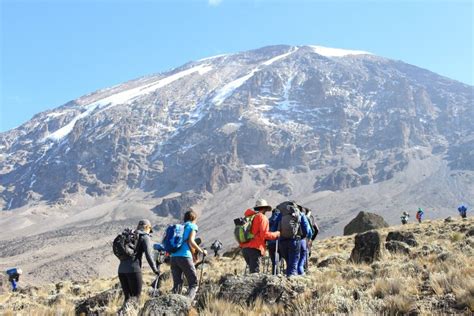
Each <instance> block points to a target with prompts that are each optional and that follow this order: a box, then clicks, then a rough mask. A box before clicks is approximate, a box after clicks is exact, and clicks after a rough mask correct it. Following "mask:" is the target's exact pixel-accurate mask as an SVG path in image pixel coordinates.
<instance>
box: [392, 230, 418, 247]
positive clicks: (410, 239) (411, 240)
mask: <svg viewBox="0 0 474 316" xmlns="http://www.w3.org/2000/svg"><path fill="white" fill-rule="evenodd" d="M385 241H387V242H389V241H401V242H404V243H406V244H407V245H409V246H412V247H416V246H418V242H417V241H416V239H415V235H414V234H413V233H412V232H403V231H395V232H389V233H388V235H387V238H386V239H385Z"/></svg>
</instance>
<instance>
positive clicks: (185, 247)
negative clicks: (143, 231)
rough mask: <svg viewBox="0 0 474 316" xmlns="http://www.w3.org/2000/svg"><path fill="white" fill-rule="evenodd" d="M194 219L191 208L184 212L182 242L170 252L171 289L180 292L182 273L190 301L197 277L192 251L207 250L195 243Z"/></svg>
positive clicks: (205, 253)
mask: <svg viewBox="0 0 474 316" xmlns="http://www.w3.org/2000/svg"><path fill="white" fill-rule="evenodd" d="M196 221H197V214H196V212H194V211H193V210H189V211H187V212H186V213H185V214H184V218H183V222H184V233H183V244H182V245H181V246H180V247H179V248H178V250H177V251H175V252H173V253H171V274H172V276H173V289H172V290H171V291H172V292H173V293H175V294H181V289H182V286H183V274H184V276H185V277H186V280H187V281H188V292H187V293H186V296H187V297H188V298H189V300H190V301H191V302H192V301H193V300H194V297H195V296H196V292H197V290H198V277H197V271H196V267H195V266H194V262H193V252H196V253H197V252H199V253H201V254H203V255H204V256H206V255H207V251H206V250H205V249H202V248H201V247H200V246H199V245H198V244H197V243H196V233H197V231H198V226H197V225H196Z"/></svg>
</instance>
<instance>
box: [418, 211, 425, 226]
mask: <svg viewBox="0 0 474 316" xmlns="http://www.w3.org/2000/svg"><path fill="white" fill-rule="evenodd" d="M423 215H425V212H424V211H423V209H422V208H421V207H419V208H418V212H416V219H417V220H418V223H421V220H422V219H423Z"/></svg>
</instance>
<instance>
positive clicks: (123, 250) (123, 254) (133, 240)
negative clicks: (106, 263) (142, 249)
mask: <svg viewBox="0 0 474 316" xmlns="http://www.w3.org/2000/svg"><path fill="white" fill-rule="evenodd" d="M138 239H139V236H138V234H137V233H136V231H135V230H133V229H130V228H126V229H124V230H123V232H121V233H120V234H119V235H117V237H115V239H114V242H113V243H112V250H113V251H114V255H115V256H116V257H117V258H119V259H120V261H123V260H127V259H133V258H135V255H136V250H137V245H138Z"/></svg>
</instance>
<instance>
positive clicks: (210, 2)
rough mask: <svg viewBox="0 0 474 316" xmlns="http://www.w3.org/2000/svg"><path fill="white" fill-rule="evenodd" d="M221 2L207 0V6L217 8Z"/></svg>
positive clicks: (219, 0)
mask: <svg viewBox="0 0 474 316" xmlns="http://www.w3.org/2000/svg"><path fill="white" fill-rule="evenodd" d="M221 2H222V0H208V3H209V5H213V6H217V5H219V4H221Z"/></svg>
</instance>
